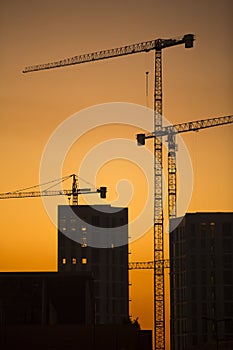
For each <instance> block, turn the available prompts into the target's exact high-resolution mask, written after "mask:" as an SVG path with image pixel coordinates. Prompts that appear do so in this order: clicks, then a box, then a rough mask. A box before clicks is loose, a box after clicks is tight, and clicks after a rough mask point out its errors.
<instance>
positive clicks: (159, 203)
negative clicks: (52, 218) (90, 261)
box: [23, 34, 194, 350]
mask: <svg viewBox="0 0 233 350" xmlns="http://www.w3.org/2000/svg"><path fill="white" fill-rule="evenodd" d="M193 42H194V35H193V34H186V35H184V36H181V37H178V38H169V39H155V40H151V41H145V42H141V43H136V44H131V45H126V46H122V47H118V48H114V49H110V50H102V51H96V52H92V53H88V54H83V55H78V56H73V57H70V58H66V59H62V60H59V61H55V62H50V63H44V64H37V65H33V66H28V67H26V68H25V69H24V70H23V73H29V72H34V71H40V70H47V69H54V68H61V67H65V66H70V65H75V64H81V63H87V62H93V61H98V60H103V59H108V58H114V57H120V56H125V55H131V54H136V53H140V52H148V51H151V50H154V51H155V86H154V131H155V132H157V131H160V130H161V128H162V50H163V49H165V48H169V47H173V46H177V45H183V44H184V45H185V48H191V47H193ZM154 155H155V162H154V224H153V227H154V229H153V232H154V234H153V238H154V336H155V342H154V343H155V350H165V295H164V269H162V268H160V267H158V268H157V265H156V261H161V260H164V228H163V226H164V222H163V221H164V218H163V199H162V198H163V194H162V139H161V137H160V136H158V137H156V138H155V140H154Z"/></svg>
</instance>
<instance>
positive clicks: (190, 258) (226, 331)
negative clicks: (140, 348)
mask: <svg viewBox="0 0 233 350" xmlns="http://www.w3.org/2000/svg"><path fill="white" fill-rule="evenodd" d="M170 259H171V263H170V268H171V270H170V272H171V274H170V276H171V350H188V349H215V348H216V349H232V344H233V213H189V214H186V215H185V217H184V219H183V221H182V222H181V223H180V224H179V226H178V227H177V228H176V229H175V230H174V231H173V232H172V233H171V236H170ZM229 343H230V344H231V345H229ZM229 346H230V347H229Z"/></svg>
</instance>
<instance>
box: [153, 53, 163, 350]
mask: <svg viewBox="0 0 233 350" xmlns="http://www.w3.org/2000/svg"><path fill="white" fill-rule="evenodd" d="M161 129H162V50H161V49H157V50H156V51H155V95H154V131H155V135H156V132H158V131H160V130H161ZM154 157H155V159H154V337H155V339H154V342H155V350H165V305H164V269H163V265H162V266H161V265H160V264H158V262H159V261H163V260H164V236H163V220H164V218H163V193H162V187H163V186H162V185H163V184H162V175H163V174H162V166H163V162H162V137H161V136H160V137H155V138H154Z"/></svg>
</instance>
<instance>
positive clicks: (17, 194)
mask: <svg viewBox="0 0 233 350" xmlns="http://www.w3.org/2000/svg"><path fill="white" fill-rule="evenodd" d="M70 178H72V188H71V190H58V191H57V190H50V188H52V187H54V186H56V185H58V183H61V182H63V181H65V180H67V179H70ZM77 178H78V176H77V175H75V174H71V175H68V176H65V177H63V178H61V179H59V180H53V181H50V182H47V183H45V184H42V185H36V186H31V187H28V188H25V189H22V190H16V191H13V192H5V193H0V199H10V198H28V197H43V196H67V197H68V198H69V201H70V199H71V198H72V201H71V205H78V196H79V195H80V194H90V193H99V194H100V198H106V192H107V187H99V188H97V189H91V188H78V185H77ZM52 183H53V185H51V184H52ZM54 183H55V184H54ZM44 185H50V186H49V188H48V189H46V190H42V191H28V190H30V189H33V188H35V187H39V186H44Z"/></svg>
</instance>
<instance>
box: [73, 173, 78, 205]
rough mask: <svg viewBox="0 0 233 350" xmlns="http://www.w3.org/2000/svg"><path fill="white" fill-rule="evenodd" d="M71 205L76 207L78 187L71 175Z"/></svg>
mask: <svg viewBox="0 0 233 350" xmlns="http://www.w3.org/2000/svg"><path fill="white" fill-rule="evenodd" d="M72 205H78V186H77V181H76V176H75V174H73V183H72Z"/></svg>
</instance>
